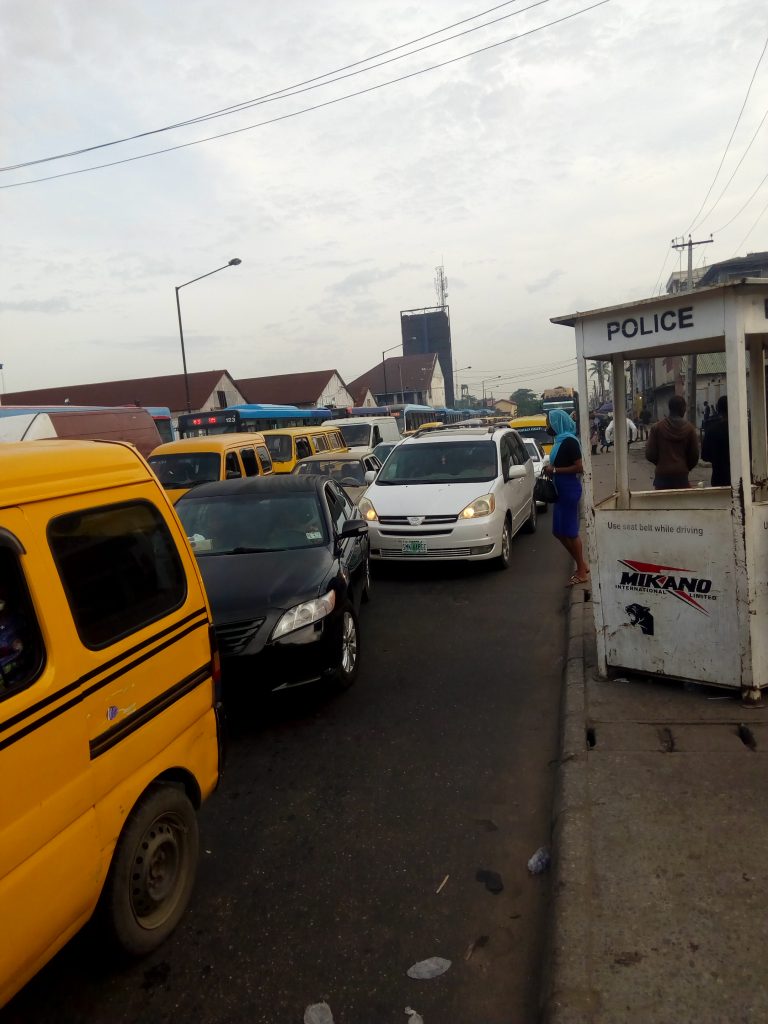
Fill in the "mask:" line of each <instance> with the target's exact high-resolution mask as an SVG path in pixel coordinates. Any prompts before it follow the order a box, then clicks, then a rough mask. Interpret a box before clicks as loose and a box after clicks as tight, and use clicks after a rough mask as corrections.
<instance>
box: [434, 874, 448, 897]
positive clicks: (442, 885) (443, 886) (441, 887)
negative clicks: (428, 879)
mask: <svg viewBox="0 0 768 1024" xmlns="http://www.w3.org/2000/svg"><path fill="white" fill-rule="evenodd" d="M450 877H451V876H450V875H446V876H445V878H444V879H443V880H442V882H441V883H440V885H438V887H437V889H436V890H435V896H439V895H440V893H441V892H442V891H443V889H444V888H445V883H446V882H447V881H448V879H449V878H450Z"/></svg>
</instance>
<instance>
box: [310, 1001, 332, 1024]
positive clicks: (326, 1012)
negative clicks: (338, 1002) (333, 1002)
mask: <svg viewBox="0 0 768 1024" xmlns="http://www.w3.org/2000/svg"><path fill="white" fill-rule="evenodd" d="M304 1024H333V1014H332V1013H331V1008H330V1006H329V1005H328V1003H312V1004H311V1005H310V1006H308V1007H307V1008H306V1010H305V1011H304Z"/></svg>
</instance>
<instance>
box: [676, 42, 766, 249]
mask: <svg viewBox="0 0 768 1024" xmlns="http://www.w3.org/2000/svg"><path fill="white" fill-rule="evenodd" d="M766 48H768V36H766V40H765V43H764V45H763V49H762V51H761V53H760V56H759V57H758V58H757V64H755V70H754V71H753V72H752V77H751V78H750V80H749V85H748V86H747V94H746V96H745V97H744V102H743V103H742V104H741V110H740V111H739V116H738V117H737V118H736V124H735V125H734V126H733V131H732V132H731V135H730V138H729V139H728V142H727V143H726V146H725V149H724V150H723V155H722V157H721V158H720V163H719V164H718V165H717V170H716V171H715V176H714V178H713V179H712V182H711V184H710V186H709V188H708V189H707V194H706V195H705V196H704V198H703V199H702V201H701V206H700V207H699V208H698V210H697V211H696V215H695V216H694V218H693V220H692V221H691V223H690V224H689V225H688V227H687V228H686V229H685V231H684V232H683V234H684V235H687V234H688V232H689V231H691V230H692V229H693V227H694V226H695V224H696V222H697V221H698V218H699V214H700V213H701V211H702V210H703V209H704V206H705V205H706V202H707V200H708V199H709V197H710V194H711V192H712V189H713V188H714V187H715V182H716V181H717V178H718V175H719V174H720V171H721V170H722V166H723V164H724V162H725V158H726V156H727V155H728V150H729V149H730V146H731V143H732V142H733V137H734V135H735V134H736V129H737V128H738V127H739V122H740V121H741V115H742V114H743V113H744V108H745V107H746V105H747V100H748V99H749V94H750V92H751V91H752V85H753V83H754V81H755V76H756V75H757V70H758V68H759V67H760V64H761V63H762V60H763V57H764V55H765V51H766Z"/></svg>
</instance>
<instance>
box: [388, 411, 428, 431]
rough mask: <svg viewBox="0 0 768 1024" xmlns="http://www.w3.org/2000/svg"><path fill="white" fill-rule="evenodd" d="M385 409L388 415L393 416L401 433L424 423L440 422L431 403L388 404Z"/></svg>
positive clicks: (417, 427) (415, 428) (416, 428)
mask: <svg viewBox="0 0 768 1024" xmlns="http://www.w3.org/2000/svg"><path fill="white" fill-rule="evenodd" d="M387 411H388V413H389V415H390V416H394V417H395V421H396V423H397V428H398V430H399V431H400V433H401V434H405V433H406V432H407V431H409V430H418V429H419V427H423V426H424V424H425V423H439V422H440V417H439V416H438V415H437V413H436V412H435V410H434V409H433V408H432V406H431V405H388V406H387Z"/></svg>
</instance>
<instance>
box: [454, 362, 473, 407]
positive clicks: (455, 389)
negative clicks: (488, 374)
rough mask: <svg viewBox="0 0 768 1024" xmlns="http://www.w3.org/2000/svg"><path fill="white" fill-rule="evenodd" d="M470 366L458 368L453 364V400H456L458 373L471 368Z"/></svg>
mask: <svg viewBox="0 0 768 1024" xmlns="http://www.w3.org/2000/svg"><path fill="white" fill-rule="evenodd" d="M471 369H472V367H471V366H460V367H459V368H458V369H456V367H455V366H454V368H453V400H454V402H455V401H456V392H457V391H458V390H459V379H458V374H460V373H463V371H464V370H471Z"/></svg>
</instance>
